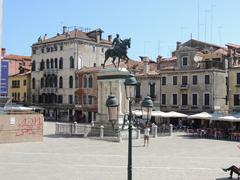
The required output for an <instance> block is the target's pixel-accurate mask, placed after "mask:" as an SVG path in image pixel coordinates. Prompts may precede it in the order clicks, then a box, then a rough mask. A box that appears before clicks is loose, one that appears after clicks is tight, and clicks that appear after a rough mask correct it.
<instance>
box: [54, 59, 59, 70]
mask: <svg viewBox="0 0 240 180" xmlns="http://www.w3.org/2000/svg"><path fill="white" fill-rule="evenodd" d="M54 61H55V68H58V59H57V58H55V60H54Z"/></svg>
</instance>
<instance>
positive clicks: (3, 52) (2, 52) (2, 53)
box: [1, 48, 6, 57]
mask: <svg viewBox="0 0 240 180" xmlns="http://www.w3.org/2000/svg"><path fill="white" fill-rule="evenodd" d="M5 53H6V49H5V48H2V51H1V57H4V56H5Z"/></svg>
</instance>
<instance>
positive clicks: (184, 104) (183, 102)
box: [182, 94, 188, 106]
mask: <svg viewBox="0 0 240 180" xmlns="http://www.w3.org/2000/svg"><path fill="white" fill-rule="evenodd" d="M182 105H183V106H187V105H188V95H187V94H182Z"/></svg>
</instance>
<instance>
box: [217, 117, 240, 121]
mask: <svg viewBox="0 0 240 180" xmlns="http://www.w3.org/2000/svg"><path fill="white" fill-rule="evenodd" d="M218 120H219V121H228V122H240V119H239V118H236V117H234V116H222V117H219V118H218Z"/></svg>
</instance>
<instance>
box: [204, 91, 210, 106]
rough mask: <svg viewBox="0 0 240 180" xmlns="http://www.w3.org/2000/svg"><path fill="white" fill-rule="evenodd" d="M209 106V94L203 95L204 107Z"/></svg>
mask: <svg viewBox="0 0 240 180" xmlns="http://www.w3.org/2000/svg"><path fill="white" fill-rule="evenodd" d="M209 105H210V94H208V93H205V94H204V106H209Z"/></svg>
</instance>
